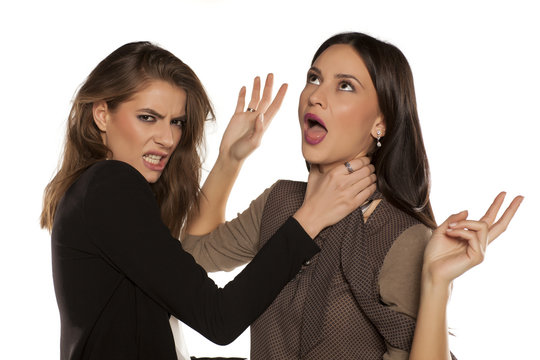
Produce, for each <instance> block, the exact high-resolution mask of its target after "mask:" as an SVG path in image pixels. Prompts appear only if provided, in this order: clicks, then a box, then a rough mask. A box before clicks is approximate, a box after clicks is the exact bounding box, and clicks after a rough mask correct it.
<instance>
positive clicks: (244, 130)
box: [219, 74, 287, 162]
mask: <svg viewBox="0 0 540 360" xmlns="http://www.w3.org/2000/svg"><path fill="white" fill-rule="evenodd" d="M273 84H274V75H272V74H268V76H267V77H266V82H265V85H264V91H263V95H262V98H261V97H260V90H261V79H260V78H259V77H258V76H257V77H256V78H255V80H254V81H253V90H252V92H251V99H250V101H249V104H248V107H247V109H246V110H244V106H245V97H246V88H245V86H243V87H242V89H240V94H239V95H238V101H237V103H236V110H235V112H234V115H233V116H232V118H231V120H230V121H229V125H228V126H227V129H226V130H225V132H224V134H223V138H222V139H221V145H220V148H219V151H220V156H225V157H227V158H228V159H231V160H233V161H237V162H242V161H243V160H244V159H245V158H246V157H248V156H249V155H250V154H251V153H252V152H253V151H254V150H255V149H256V148H257V147H259V145H260V143H261V139H262V136H263V134H264V132H265V131H266V129H267V128H268V126H269V125H270V123H271V122H272V119H273V118H274V116H275V115H276V113H277V112H278V110H279V108H280V107H281V103H282V102H283V98H284V97H285V93H286V92H287V84H283V85H281V87H280V88H279V90H278V92H277V94H276V96H275V97H274V99H273V100H272V88H273Z"/></svg>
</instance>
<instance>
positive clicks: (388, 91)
mask: <svg viewBox="0 0 540 360" xmlns="http://www.w3.org/2000/svg"><path fill="white" fill-rule="evenodd" d="M336 44H346V45H350V46H351V47H352V48H354V50H355V51H356V52H357V53H358V55H360V57H361V58H362V60H363V61H364V63H365V64H366V67H367V69H368V72H369V75H370V77H371V80H372V81H373V85H375V90H376V91H377V98H378V101H379V108H380V110H381V113H382V114H383V117H384V121H385V124H386V134H385V136H384V138H381V140H380V141H381V143H382V147H381V148H379V149H378V150H376V151H375V153H374V154H373V157H372V163H373V165H374V166H375V173H376V174H377V187H378V188H379V190H380V191H381V192H382V193H383V195H384V196H385V198H386V199H387V200H388V201H389V202H390V203H391V204H392V205H394V206H396V207H397V208H399V209H401V210H403V211H405V212H406V213H408V214H410V215H411V216H413V217H415V218H416V219H418V220H420V221H421V222H422V223H424V224H425V225H426V226H429V227H430V228H432V229H434V228H435V227H436V226H437V224H436V222H435V216H434V215H433V210H432V209H431V203H430V200H429V191H430V182H431V180H430V174H429V164H428V159H427V155H426V149H425V147H424V140H423V138H422V131H421V129H420V121H419V118H418V111H417V108H416V95H415V91H414V81H413V75H412V71H411V68H410V66H409V63H408V62H407V59H406V58H405V55H403V53H402V52H401V51H400V50H399V49H398V48H397V47H396V46H394V45H392V44H389V43H386V42H383V41H380V40H377V39H375V38H373V37H371V36H369V35H366V34H362V33H358V32H349V33H342V34H337V35H334V36H332V37H331V38H329V39H328V40H326V41H325V42H324V43H323V44H322V45H321V46H320V47H319V49H318V50H317V52H316V53H315V55H314V56H313V60H312V64H313V63H314V62H315V60H317V58H318V57H319V56H320V55H321V54H322V53H323V52H324V51H325V50H326V49H328V48H329V47H330V46H332V45H336Z"/></svg>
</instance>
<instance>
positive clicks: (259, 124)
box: [251, 114, 264, 144]
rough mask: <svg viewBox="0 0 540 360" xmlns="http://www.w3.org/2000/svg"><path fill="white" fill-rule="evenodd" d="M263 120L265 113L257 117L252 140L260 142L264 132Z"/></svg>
mask: <svg viewBox="0 0 540 360" xmlns="http://www.w3.org/2000/svg"><path fill="white" fill-rule="evenodd" d="M263 121H264V115H263V114H259V115H257V117H256V118H255V126H254V128H253V133H252V134H251V139H252V141H254V142H255V143H257V144H258V143H260V141H261V138H262V136H263V133H264V124H263Z"/></svg>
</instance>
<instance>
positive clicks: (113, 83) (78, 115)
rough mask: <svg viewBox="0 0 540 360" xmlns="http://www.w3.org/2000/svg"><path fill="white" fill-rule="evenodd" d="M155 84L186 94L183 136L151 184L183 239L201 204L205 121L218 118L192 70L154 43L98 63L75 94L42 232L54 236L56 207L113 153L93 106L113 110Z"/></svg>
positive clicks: (167, 219)
mask: <svg viewBox="0 0 540 360" xmlns="http://www.w3.org/2000/svg"><path fill="white" fill-rule="evenodd" d="M152 80H164V81H167V82H169V83H170V84H172V85H174V86H177V87H179V88H181V89H183V90H184V91H185V92H186V94H187V100H186V117H187V121H186V123H185V125H184V127H183V128H182V137H181V139H180V142H179V144H178V146H177V148H176V149H175V151H174V152H173V154H172V155H171V158H170V159H169V162H168V164H167V166H166V168H165V170H164V171H163V173H162V174H161V177H160V178H159V180H158V181H156V182H155V183H154V184H151V187H152V190H153V191H154V193H155V195H156V199H157V202H158V204H159V206H160V209H161V216H162V219H163V222H164V223H165V225H167V227H168V228H169V229H170V231H171V234H172V235H173V236H176V237H178V236H179V235H180V229H181V228H182V225H183V223H184V221H185V219H186V215H187V213H188V211H189V210H190V209H191V208H192V207H193V206H196V205H197V198H198V196H199V193H200V188H199V181H200V176H201V156H200V155H201V154H200V152H201V150H202V142H203V131H204V122H205V120H208V119H213V118H214V112H213V109H212V105H211V103H210V100H209V99H208V96H207V94H206V91H205V90H204V88H203V86H202V84H201V82H200V80H199V78H198V77H197V76H196V75H195V73H194V72H193V71H192V70H191V69H190V68H189V66H187V65H186V64H184V63H183V62H182V61H181V60H180V59H178V58H177V57H176V56H174V55H173V54H172V53H170V52H169V51H167V50H164V49H163V48H161V47H159V46H157V45H154V44H152V43H149V42H133V43H129V44H126V45H123V46H121V47H120V48H118V49H116V50H115V51H114V52H112V53H111V54H110V55H109V56H107V57H106V58H105V59H104V60H103V61H101V62H100V63H99V64H98V66H97V67H96V68H95V69H94V70H93V71H92V72H91V73H90V75H89V76H88V78H87V79H86V81H85V82H84V83H83V84H82V86H81V87H80V89H79V91H78V92H77V94H76V95H75V98H74V100H73V106H72V108H71V111H70V113H69V118H68V124H67V132H66V139H65V145H64V153H63V157H62V162H61V165H60V169H59V170H58V172H57V173H56V175H55V176H54V178H53V179H52V181H51V182H50V183H49V184H48V185H47V187H46V188H45V193H44V201H43V210H42V213H41V227H43V228H46V229H48V230H49V231H51V229H52V226H53V223H54V216H55V213H56V208H57V206H58V203H59V201H60V199H61V198H62V196H63V195H64V194H65V192H66V191H67V189H68V188H69V187H70V186H71V185H72V184H73V183H74V182H75V181H76V180H77V179H78V178H79V176H80V175H81V174H82V173H83V172H84V171H85V170H86V169H88V167H90V166H91V165H92V164H94V163H96V162H98V161H101V160H104V159H106V158H107V157H108V156H109V155H110V153H111V152H110V150H109V149H108V148H107V147H106V146H105V145H104V143H103V141H102V137H101V133H100V131H99V129H98V127H97V126H96V124H95V123H94V119H93V115H92V107H93V104H94V102H97V101H106V102H107V106H108V108H109V109H111V110H113V111H114V109H116V108H117V107H118V105H119V104H121V103H122V102H125V101H127V100H129V99H130V98H131V97H132V96H133V95H134V94H135V93H137V92H138V91H140V90H141V89H143V88H144V87H145V86H146V85H148V83H149V82H150V81H152Z"/></svg>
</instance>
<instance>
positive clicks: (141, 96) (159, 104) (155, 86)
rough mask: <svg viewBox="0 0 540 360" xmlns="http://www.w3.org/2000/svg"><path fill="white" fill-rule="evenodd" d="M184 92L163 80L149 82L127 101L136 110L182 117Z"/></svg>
mask: <svg viewBox="0 0 540 360" xmlns="http://www.w3.org/2000/svg"><path fill="white" fill-rule="evenodd" d="M186 97H187V95H186V91H185V90H184V89H182V88H179V87H178V86H175V85H173V84H170V83H168V82H166V81H163V80H151V81H150V82H149V83H148V85H146V86H145V87H143V88H142V89H141V90H139V91H137V92H136V93H135V94H134V95H133V96H132V97H131V99H130V100H129V101H128V103H130V105H132V106H136V107H138V108H151V109H153V110H156V111H158V112H160V113H162V114H164V115H166V114H169V115H183V114H184V113H185V108H186Z"/></svg>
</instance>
